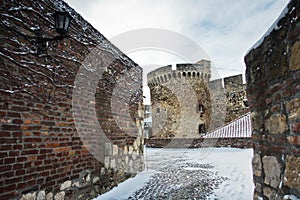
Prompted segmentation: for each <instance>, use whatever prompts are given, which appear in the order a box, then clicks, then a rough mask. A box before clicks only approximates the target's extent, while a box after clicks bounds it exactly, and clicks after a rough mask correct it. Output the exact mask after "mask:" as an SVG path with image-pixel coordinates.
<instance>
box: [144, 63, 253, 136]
mask: <svg viewBox="0 0 300 200" xmlns="http://www.w3.org/2000/svg"><path fill="white" fill-rule="evenodd" d="M210 73H211V66H210V62H209V61H206V60H201V61H199V62H197V63H195V64H177V65H176V70H172V68H171V66H165V67H161V68H159V69H156V70H154V71H152V72H150V73H149V74H148V75H147V79H148V80H147V81H148V86H149V88H150V93H151V107H152V120H153V123H152V131H153V135H152V137H156V138H172V137H178V138H188V137H190V138H197V137H201V135H205V133H206V132H208V131H212V130H215V129H216V128H218V127H220V126H222V125H224V124H225V123H228V122H231V121H233V120H234V119H236V118H238V117H239V116H242V115H243V114H245V113H247V112H249V107H248V105H247V98H246V92H245V85H244V84H243V81H242V75H237V76H231V77H227V78H224V86H223V79H217V80H213V81H211V80H210V76H211V74H210Z"/></svg>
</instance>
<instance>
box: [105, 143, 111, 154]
mask: <svg viewBox="0 0 300 200" xmlns="http://www.w3.org/2000/svg"><path fill="white" fill-rule="evenodd" d="M105 155H106V156H111V155H112V144H111V143H110V142H107V143H105Z"/></svg>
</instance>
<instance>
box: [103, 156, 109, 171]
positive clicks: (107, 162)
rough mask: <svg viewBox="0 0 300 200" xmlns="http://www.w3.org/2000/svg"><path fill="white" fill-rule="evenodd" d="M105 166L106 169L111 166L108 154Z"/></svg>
mask: <svg viewBox="0 0 300 200" xmlns="http://www.w3.org/2000/svg"><path fill="white" fill-rule="evenodd" d="M104 167H105V168H106V169H108V168H109V156H106V157H105V158H104Z"/></svg>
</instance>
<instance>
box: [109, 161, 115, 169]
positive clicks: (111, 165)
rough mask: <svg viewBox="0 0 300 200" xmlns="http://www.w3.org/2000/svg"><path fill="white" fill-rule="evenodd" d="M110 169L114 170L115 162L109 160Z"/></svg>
mask: <svg viewBox="0 0 300 200" xmlns="http://www.w3.org/2000/svg"><path fill="white" fill-rule="evenodd" d="M110 168H113V169H114V168H116V160H115V159H111V160H110Z"/></svg>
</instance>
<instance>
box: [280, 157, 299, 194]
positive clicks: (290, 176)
mask: <svg viewBox="0 0 300 200" xmlns="http://www.w3.org/2000/svg"><path fill="white" fill-rule="evenodd" d="M285 164H286V167H285V171H284V185H285V186H288V187H290V188H293V189H296V190H298V192H300V167H299V166H300V157H295V156H290V155H288V156H287V157H286V161H285Z"/></svg>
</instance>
